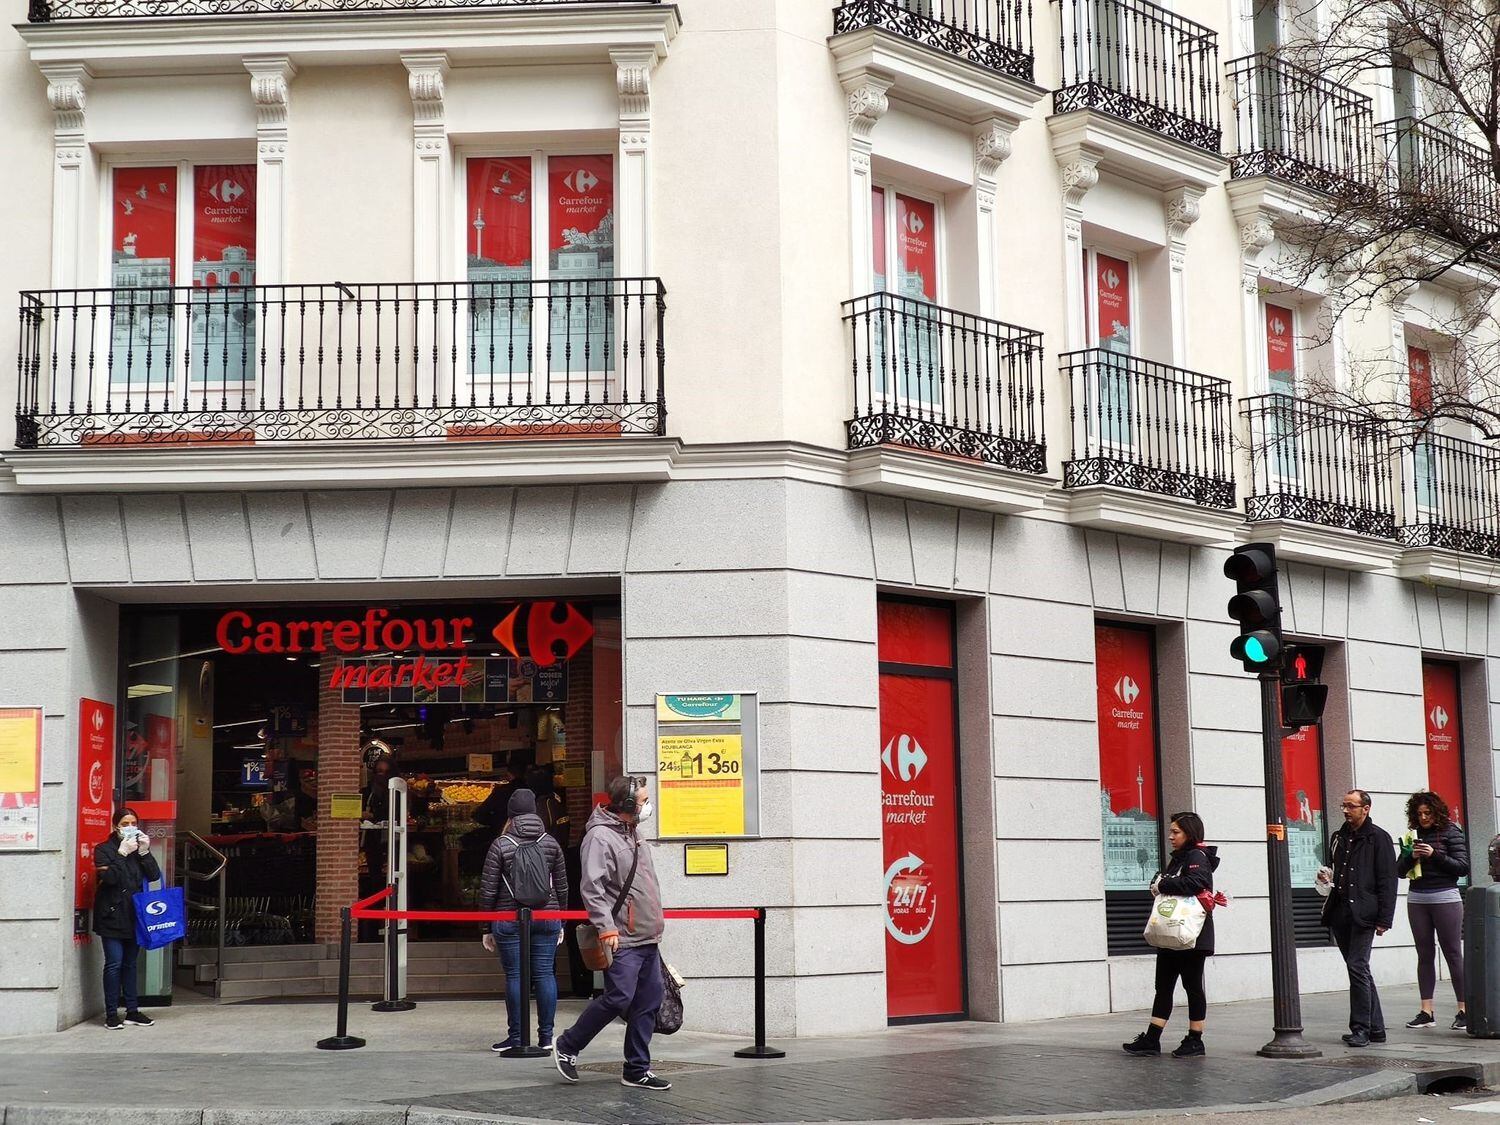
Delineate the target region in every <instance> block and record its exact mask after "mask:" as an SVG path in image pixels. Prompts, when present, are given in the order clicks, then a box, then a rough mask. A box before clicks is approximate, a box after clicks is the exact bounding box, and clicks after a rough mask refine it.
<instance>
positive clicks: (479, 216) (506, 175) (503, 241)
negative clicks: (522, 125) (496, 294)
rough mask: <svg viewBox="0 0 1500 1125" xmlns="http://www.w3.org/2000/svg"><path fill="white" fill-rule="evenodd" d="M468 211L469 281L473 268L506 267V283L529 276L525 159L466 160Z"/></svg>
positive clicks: (527, 163)
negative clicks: (507, 270) (509, 270)
mask: <svg viewBox="0 0 1500 1125" xmlns="http://www.w3.org/2000/svg"><path fill="white" fill-rule="evenodd" d="M466 172H467V175H468V209H469V213H468V215H467V216H466V218H465V221H466V222H467V224H468V228H469V277H470V280H483V281H493V280H499V279H498V278H497V277H490V276H485V277H480V278H476V277H475V276H474V271H475V268H476V267H480V268H483V267H495V266H509V267H512V271H513V272H512V273H511V274H508V275H507V278H508V279H515V278H526V277H529V276H530V274H531V158H530V157H529V156H517V157H490V158H487V159H484V160H470V161H469V162H468V166H467V169H466Z"/></svg>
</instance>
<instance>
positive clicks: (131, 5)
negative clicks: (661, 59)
mask: <svg viewBox="0 0 1500 1125" xmlns="http://www.w3.org/2000/svg"><path fill="white" fill-rule="evenodd" d="M661 2H662V0H30V6H29V8H28V10H27V14H26V18H27V19H28V20H29V21H30V22H32V23H51V22H52V21H53V20H97V19H139V18H142V17H151V16H170V17H174V18H176V17H180V16H243V15H257V14H271V15H287V14H300V13H303V12H374V11H462V10H464V9H476V8H538V7H542V6H558V5H561V6H573V7H579V8H584V7H595V8H596V7H598V6H600V5H601V4H612V5H619V6H639V5H657V4H660V3H661Z"/></svg>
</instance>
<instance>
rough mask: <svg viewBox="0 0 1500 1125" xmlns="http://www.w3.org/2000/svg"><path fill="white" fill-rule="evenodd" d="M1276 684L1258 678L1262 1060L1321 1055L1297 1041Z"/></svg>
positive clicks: (1268, 676) (1271, 677) (1298, 1005)
mask: <svg viewBox="0 0 1500 1125" xmlns="http://www.w3.org/2000/svg"><path fill="white" fill-rule="evenodd" d="M1279 689H1280V681H1279V680H1278V678H1277V676H1276V675H1275V674H1274V673H1270V672H1263V673H1261V676H1260V730H1261V740H1262V748H1263V750H1264V753H1265V764H1266V867H1267V869H1268V871H1269V874H1270V879H1271V988H1272V996H1273V997H1274V999H1273V1002H1272V1021H1273V1026H1274V1028H1275V1032H1276V1034H1275V1036H1274V1037H1273V1038H1272V1040H1271V1041H1270V1042H1269V1043H1267V1044H1266V1045H1265V1046H1264V1047H1262V1048H1261V1049H1260V1050H1259V1051H1257V1052H1256V1054H1258V1055H1263V1056H1265V1057H1266V1058H1268V1059H1313V1058H1318V1057H1319V1056H1321V1055H1322V1053H1323V1052H1322V1051H1319V1050H1318V1049H1317V1048H1316V1047H1314V1046H1313V1045H1312V1044H1311V1043H1308V1042H1306V1041H1305V1040H1304V1039H1303V1038H1302V996H1301V992H1300V990H1299V988H1298V986H1297V934H1296V930H1295V929H1294V928H1293V926H1292V860H1291V852H1290V850H1289V848H1288V845H1287V838H1286V779H1285V776H1284V770H1283V768H1282V760H1281V709H1280V706H1279V699H1278V693H1279Z"/></svg>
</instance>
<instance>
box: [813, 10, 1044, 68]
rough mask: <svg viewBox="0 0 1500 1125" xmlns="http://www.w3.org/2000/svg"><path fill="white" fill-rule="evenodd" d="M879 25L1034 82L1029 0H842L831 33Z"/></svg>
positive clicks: (951, 55) (906, 37) (841, 32)
mask: <svg viewBox="0 0 1500 1125" xmlns="http://www.w3.org/2000/svg"><path fill="white" fill-rule="evenodd" d="M872 28H873V29H878V30H881V31H885V32H888V33H889V34H891V35H895V36H898V37H900V38H902V39H907V40H910V41H911V42H913V43H918V44H921V45H922V46H923V47H926V48H929V49H931V50H933V51H936V52H938V53H940V54H943V55H947V56H949V57H950V58H954V59H961V60H963V61H964V62H969V63H973V64H974V65H975V66H979V67H983V68H984V69H986V70H991V71H994V72H995V73H996V74H1003V75H1007V76H1009V77H1011V78H1018V79H1020V80H1021V81H1023V82H1030V81H1031V80H1032V69H1033V68H1032V51H1031V5H1030V3H1029V2H1027V0H844V3H842V4H840V5H839V6H838V7H837V8H835V9H834V12H833V33H834V35H843V34H845V33H846V32H852V31H863V30H866V29H872Z"/></svg>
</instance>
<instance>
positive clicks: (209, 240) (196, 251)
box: [193, 164, 255, 289]
mask: <svg viewBox="0 0 1500 1125" xmlns="http://www.w3.org/2000/svg"><path fill="white" fill-rule="evenodd" d="M193 284H194V285H197V286H200V287H203V288H208V289H212V288H215V287H216V286H220V285H253V284H255V165H254V164H199V165H198V166H196V167H195V168H194V169H193Z"/></svg>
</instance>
